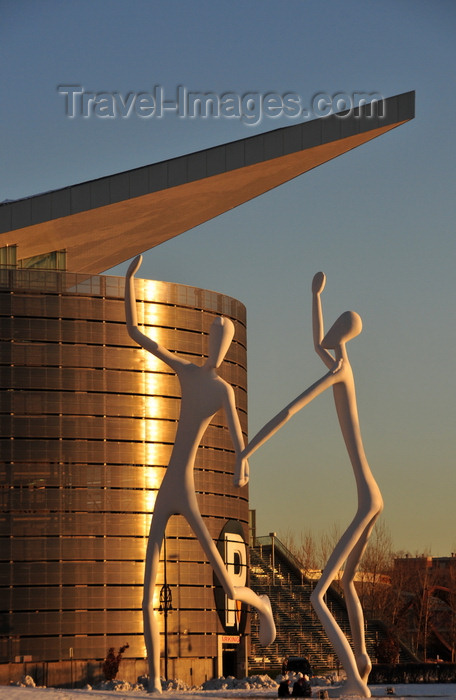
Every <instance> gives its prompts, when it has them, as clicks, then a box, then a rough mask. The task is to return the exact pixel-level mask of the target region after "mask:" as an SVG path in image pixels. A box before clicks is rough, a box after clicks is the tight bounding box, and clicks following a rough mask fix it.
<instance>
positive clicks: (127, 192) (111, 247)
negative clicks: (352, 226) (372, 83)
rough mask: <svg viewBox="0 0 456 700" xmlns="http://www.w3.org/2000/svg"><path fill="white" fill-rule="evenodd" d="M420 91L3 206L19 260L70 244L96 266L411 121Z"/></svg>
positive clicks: (77, 266) (1, 218)
mask: <svg viewBox="0 0 456 700" xmlns="http://www.w3.org/2000/svg"><path fill="white" fill-rule="evenodd" d="M414 108H415V93H414V92H408V93H403V94H402V95H396V96H395V97H390V98H388V99H386V100H384V102H383V113H382V114H381V115H380V116H378V115H375V114H374V115H373V116H369V109H368V108H367V109H366V108H364V110H363V109H361V110H360V109H359V108H358V109H356V110H353V111H352V112H351V113H349V114H347V115H346V116H343V113H342V114H336V115H332V116H329V117H324V118H321V119H315V120H313V121H307V122H303V123H301V124H296V125H293V126H287V127H283V128H280V129H275V130H273V131H268V132H266V133H263V134H259V135H256V136H251V137H249V138H245V139H241V140H239V141H233V142H231V143H227V144H223V145H221V146H216V147H214V148H209V149H206V150H203V151H198V152H196V153H190V154H188V155H185V156H182V157H179V158H172V159H170V160H167V161H162V162H160V163H155V164H153V165H148V166H145V167H141V168H136V169H134V170H129V171H127V172H123V173H118V174H115V175H111V176H108V177H104V178H100V179H97V180H92V181H89V182H85V183H81V184H78V185H73V186H71V187H65V188H63V189H60V190H55V191H53V192H46V193H45V194H40V195H36V196H33V197H28V198H26V199H21V200H18V201H15V202H7V203H4V204H2V205H0V247H2V246H6V245H16V246H17V258H18V259H19V260H21V259H24V258H29V257H32V256H35V255H42V254H44V253H47V252H50V251H54V250H62V249H65V250H66V252H67V268H68V270H70V271H72V272H83V273H89V274H98V273H100V272H103V271H104V270H107V269H109V268H111V267H113V266H114V265H117V264H119V263H121V262H123V261H124V260H128V259H129V258H131V257H132V256H134V255H137V254H138V253H142V252H144V251H145V250H148V249H149V248H153V247H154V246H156V245H158V244H160V243H163V242H164V241H166V240H169V239H170V238H173V237H174V236H177V235H179V234H181V233H183V232H184V231H188V230H189V229H191V228H193V227H194V226H198V224H201V223H203V222H205V221H208V220H209V219H212V218H214V217H216V216H218V215H219V214H222V213H224V212H226V211H228V210H230V209H233V208H234V207H237V206H239V205H240V204H243V203H244V202H247V201H248V200H250V199H253V198H254V197H257V196H258V195H260V194H263V193H264V192H267V191H268V190H271V189H273V188H274V187H277V186H278V185H281V184H283V183H284V182H288V181H289V180H291V179H293V178H295V177H297V176H298V175H302V174H303V173H305V172H307V171H308V170H311V169H313V168H316V167H317V166H318V165H321V164H322V163H326V162H327V161H329V160H331V159H333V158H336V157H337V156H339V155H342V154H343V153H346V152H347V151H350V150H352V149H353V148H356V147H357V146H360V145H361V144H363V143H366V142H367V141H370V140H371V139H374V138H376V137H377V136H380V135H381V134H383V133H385V132H387V131H390V130H391V129H394V128H395V127H397V126H400V125H401V124H404V123H405V122H407V121H409V120H410V119H413V117H414Z"/></svg>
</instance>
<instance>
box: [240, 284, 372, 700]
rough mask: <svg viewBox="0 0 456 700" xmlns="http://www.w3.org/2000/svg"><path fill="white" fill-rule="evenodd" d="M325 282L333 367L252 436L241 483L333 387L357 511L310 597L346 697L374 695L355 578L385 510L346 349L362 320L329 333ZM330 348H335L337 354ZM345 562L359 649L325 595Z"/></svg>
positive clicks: (318, 332)
mask: <svg viewBox="0 0 456 700" xmlns="http://www.w3.org/2000/svg"><path fill="white" fill-rule="evenodd" d="M325 283H326V278H325V275H324V274H323V273H322V272H319V273H317V274H316V275H315V277H314V279H313V282H312V295H313V299H312V323H313V338H314V346H315V350H316V352H317V353H318V355H319V356H320V357H321V359H322V360H323V362H324V363H325V365H326V366H327V367H328V369H329V372H328V373H327V374H325V375H324V376H323V377H322V378H321V379H319V380H318V381H317V382H315V384H312V386H310V387H309V388H308V389H306V391H304V392H303V393H302V394H300V395H299V396H298V397H297V398H296V399H294V401H292V402H291V403H289V404H288V406H286V407H285V408H284V409H283V410H282V411H281V412H280V413H278V414H277V415H276V416H275V417H274V418H273V419H272V420H270V421H269V423H267V424H266V425H265V426H264V428H262V429H261V430H260V431H259V432H258V433H257V435H256V436H255V437H254V438H253V439H252V440H251V442H250V443H249V444H248V445H247V447H246V448H245V449H244V450H243V452H242V453H241V455H240V456H239V462H238V473H239V480H240V481H239V483H240V485H242V484H244V483H246V482H247V480H248V472H246V473H243V469H244V465H245V464H246V460H247V458H248V457H249V456H250V455H251V454H252V453H253V452H254V451H255V450H257V449H258V447H260V445H262V444H263V443H264V442H265V441H266V440H268V439H269V438H270V437H271V436H272V435H273V434H274V433H275V432H277V430H279V428H281V427H282V425H284V424H285V423H286V422H287V421H288V420H289V419H290V418H291V417H292V416H293V415H294V414H295V413H297V412H298V411H300V410H301V408H303V407H304V406H306V405H307V404H308V403H309V402H310V401H312V400H313V399H314V398H315V397H317V396H318V395H319V394H321V393H322V392H323V391H325V390H326V389H329V387H332V388H333V392H334V401H335V404H336V411H337V415H338V418H339V423H340V427H341V430H342V435H343V437H344V441H345V445H346V447H347V451H348V455H349V457H350V461H351V463H352V466H353V471H354V474H355V480H356V485H357V491H358V509H357V512H356V515H355V517H354V519H353V520H352V522H351V524H350V525H349V527H348V528H347V530H346V531H345V533H344V534H343V535H342V537H341V539H340V541H339V542H338V544H337V545H336V548H335V549H334V552H333V553H332V554H331V556H330V558H329V560H328V563H327V564H326V567H325V569H324V570H323V573H322V576H321V578H320V580H319V582H318V584H317V586H316V587H315V590H314V591H313V593H312V596H311V601H312V605H313V607H314V608H315V611H316V613H317V615H318V617H319V618H320V621H321V622H322V624H323V627H324V628H325V631H326V634H327V635H328V637H329V640H330V641H331V644H332V646H333V648H334V651H335V652H336V654H337V656H338V657H339V660H340V662H341V664H342V666H343V667H344V669H345V672H346V674H347V682H346V684H345V686H344V688H343V695H346V696H350V695H352V696H358V697H370V695H371V693H370V690H369V688H368V687H367V679H368V676H369V673H370V670H371V668H372V664H371V661H370V658H369V656H368V654H367V651H366V644H365V638H364V617H363V611H362V608H361V604H360V601H359V598H358V595H357V593H356V589H355V586H354V577H355V572H356V569H357V567H358V564H359V562H360V559H361V556H362V554H363V552H364V549H365V547H366V545H367V541H368V539H369V536H370V534H371V532H372V528H373V527H374V523H375V521H376V519H377V517H378V516H379V514H380V513H381V511H382V509H383V500H382V496H381V494H380V490H379V488H378V486H377V484H376V482H375V480H374V477H373V476H372V472H371V470H370V468H369V464H368V462H367V459H366V455H365V452H364V447H363V443H362V439H361V432H360V427H359V420H358V409H357V404H356V394H355V382H354V379H353V372H352V369H351V366H350V362H349V360H348V354H347V349H346V343H347V342H348V341H349V340H350V339H351V338H354V337H355V336H357V335H358V334H359V333H361V329H362V322H361V318H360V317H359V316H358V314H356V313H355V312H353V311H346V312H345V313H343V314H342V315H341V316H339V318H338V319H337V321H336V322H335V323H334V325H333V326H332V327H331V328H330V330H329V331H328V333H327V334H326V335H324V330H323V314H322V308H321V300H320V295H321V292H322V291H323V289H324V286H325ZM329 350H333V352H334V356H333V355H332V354H331V353H330V352H329ZM344 563H345V569H344V573H343V577H342V585H343V589H344V593H345V602H346V606H347V611H348V616H349V621H350V629H351V633H352V639H353V648H354V651H353V650H352V648H351V646H350V644H349V643H348V641H347V638H346V637H345V635H344V633H343V632H342V630H341V628H340V627H339V625H338V624H337V622H336V620H335V619H334V617H333V616H332V615H331V612H330V611H329V608H328V606H327V605H326V603H325V599H324V596H325V593H326V591H327V590H328V588H329V586H330V585H331V583H332V581H334V579H335V578H336V576H337V574H338V572H339V570H340V568H341V566H342V565H343V564H344Z"/></svg>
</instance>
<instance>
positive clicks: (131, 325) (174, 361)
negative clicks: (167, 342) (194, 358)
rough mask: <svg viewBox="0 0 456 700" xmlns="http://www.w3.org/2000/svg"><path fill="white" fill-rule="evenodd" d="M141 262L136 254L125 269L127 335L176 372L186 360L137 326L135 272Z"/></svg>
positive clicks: (185, 363)
mask: <svg viewBox="0 0 456 700" xmlns="http://www.w3.org/2000/svg"><path fill="white" fill-rule="evenodd" d="M141 262H142V255H138V256H137V257H136V258H135V259H134V260H133V261H132V262H131V263H130V266H129V268H128V270H127V274H126V279H125V317H126V321H127V331H128V335H129V336H130V338H131V339H132V340H134V341H135V342H136V343H138V345H140V346H141V347H142V348H144V349H145V350H148V351H149V352H150V353H152V354H153V355H155V356H156V357H158V358H159V359H160V360H163V362H166V364H167V365H169V367H171V369H173V370H174V371H175V372H177V371H178V370H179V369H180V367H182V366H183V365H187V364H188V362H187V360H183V359H182V358H181V357H179V356H178V355H176V354H174V353H172V352H170V351H169V350H167V349H166V348H164V347H162V346H161V345H159V344H158V343H157V342H156V341H155V340H152V338H149V337H148V336H147V335H144V333H142V332H141V331H140V330H139V328H138V316H137V313H136V295H135V277H134V276H135V273H136V272H137V270H138V269H139V267H140V265H141Z"/></svg>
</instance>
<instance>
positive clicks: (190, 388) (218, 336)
mask: <svg viewBox="0 0 456 700" xmlns="http://www.w3.org/2000/svg"><path fill="white" fill-rule="evenodd" d="M140 264H141V256H138V257H136V258H135V259H134V260H133V262H132V263H131V264H130V267H129V268H128V271H127V276H126V284H125V313H126V320H127V330H128V333H129V335H130V337H131V338H132V339H133V340H135V341H136V342H137V343H138V344H139V345H140V346H141V347H143V348H145V349H146V350H148V351H149V352H151V353H152V354H153V355H155V356H156V357H158V358H160V360H163V362H166V364H167V365H169V367H171V369H173V370H174V371H175V372H176V374H177V376H178V378H179V381H180V386H181V395H182V399H181V410H180V416H179V424H178V428H177V433H176V439H175V442H174V447H173V451H172V454H171V459H170V462H169V465H168V468H167V470H166V474H165V477H164V479H163V482H162V484H161V486H160V490H159V492H158V495H157V499H156V501H155V507H154V512H153V516H152V522H151V526H150V534H149V542H148V546H147V553H146V562H145V564H146V566H145V577H144V598H143V618H144V637H145V641H146V648H147V655H148V660H149V692H157V693H161V692H162V688H161V682H160V635H159V627H158V621H157V619H156V617H155V614H154V609H153V594H154V588H155V583H156V579H157V572H158V564H159V558H160V548H161V545H162V542H163V537H164V534H165V528H166V524H167V522H168V520H169V518H170V517H171V515H174V514H176V513H180V514H181V515H183V516H184V517H185V518H186V520H187V522H188V523H189V525H190V527H191V528H192V530H193V531H194V533H195V535H196V536H197V538H198V540H199V541H200V543H201V546H202V548H203V550H204V552H205V554H206V556H207V558H208V559H209V561H210V563H211V565H212V567H213V569H214V571H215V573H216V575H217V578H218V580H219V581H220V583H221V585H222V586H223V589H224V591H225V593H226V595H227V596H228V597H229V598H231V599H233V600H240V601H242V602H243V603H247V604H248V605H251V606H252V607H254V608H256V610H257V611H258V613H259V616H260V642H261V644H263V645H267V644H271V642H273V641H274V639H275V625H274V620H273V617H272V612H271V605H270V603H269V598H268V597H267V596H258V595H257V594H256V593H254V592H253V591H252V590H251V589H250V588H246V587H245V586H235V585H233V582H232V580H231V578H230V576H229V574H228V571H227V570H226V567H225V565H224V563H223V560H222V557H221V556H220V554H219V552H218V550H217V547H216V546H215V544H214V542H213V540H212V538H211V536H210V534H209V532H208V530H207V528H206V525H205V523H204V521H203V518H202V517H201V514H200V512H199V508H198V502H197V498H196V494H195V486H194V476H193V466H194V461H195V457H196V452H197V449H198V445H199V443H200V441H201V438H202V436H203V434H204V432H205V430H206V428H207V427H208V425H209V423H210V422H211V420H212V418H213V416H214V415H215V413H216V412H217V411H218V410H219V409H221V408H223V409H224V411H225V413H226V416H227V421H228V427H229V430H230V434H231V438H232V440H233V444H234V449H235V452H236V455H237V456H239V455H240V453H241V451H242V449H243V447H244V441H243V438H242V432H241V426H240V423H239V418H238V414H237V411H236V406H235V401H234V391H233V388H232V387H231V386H230V385H229V384H228V383H227V382H225V381H224V380H223V379H222V378H221V377H219V376H218V374H217V372H216V369H217V367H219V366H220V365H221V363H222V361H223V358H224V357H225V354H226V352H227V350H228V348H229V346H230V344H231V341H232V339H233V336H234V325H233V323H232V321H231V320H230V319H228V318H221V317H219V318H216V319H215V320H214V322H213V323H212V326H211V328H210V333H209V353H208V358H207V360H206V362H205V363H204V365H202V366H198V365H195V364H193V363H191V362H189V361H188V360H185V359H183V358H181V357H179V356H178V355H176V354H175V353H172V352H170V351H169V350H167V349H166V348H163V347H162V346H160V345H159V344H158V343H156V342H155V341H154V340H152V338H149V337H147V336H146V335H144V334H143V333H142V332H141V331H140V330H139V328H138V322H137V315H136V297H135V287H134V274H135V272H136V271H137V270H138V268H139V266H140ZM238 464H239V465H240V466H239V468H240V469H242V472H243V479H242V481H244V482H245V481H246V475H247V473H248V465H247V462H246V460H242V459H239V460H238ZM240 481H241V479H240V477H239V475H237V474H236V476H235V483H237V484H239V483H240Z"/></svg>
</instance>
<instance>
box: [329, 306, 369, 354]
mask: <svg viewBox="0 0 456 700" xmlns="http://www.w3.org/2000/svg"><path fill="white" fill-rule="evenodd" d="M362 329H363V322H362V321H361V316H359V314H357V313H356V311H345V313H343V314H342V315H341V316H339V318H338V319H337V321H335V322H334V323H333V325H332V326H331V328H330V329H329V331H328V332H327V333H326V335H325V337H324V338H323V340H322V341H321V344H322V346H323V347H324V348H326V349H327V350H334V348H336V347H338V346H339V345H342V344H343V343H347V342H348V341H349V340H351V339H352V338H355V337H356V336H357V335H359V334H360V333H361V331H362Z"/></svg>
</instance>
